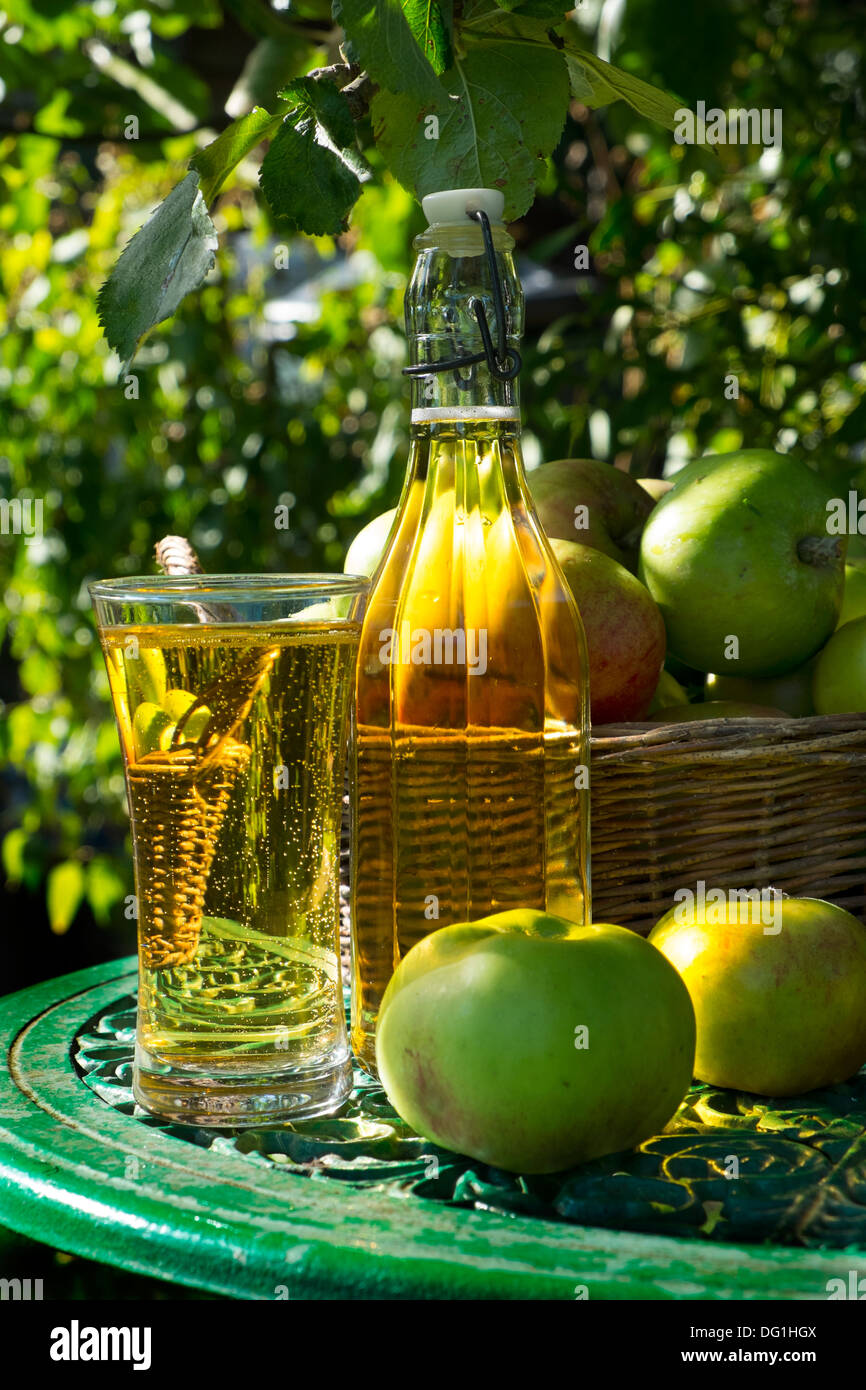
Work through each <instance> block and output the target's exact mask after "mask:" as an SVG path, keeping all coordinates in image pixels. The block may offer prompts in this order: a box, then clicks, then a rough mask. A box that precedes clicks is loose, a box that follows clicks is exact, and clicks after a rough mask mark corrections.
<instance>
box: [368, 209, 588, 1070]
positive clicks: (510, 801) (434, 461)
mask: <svg viewBox="0 0 866 1390" xmlns="http://www.w3.org/2000/svg"><path fill="white" fill-rule="evenodd" d="M423 206H424V211H425V214H426V215H427V218H428V221H429V224H430V225H429V226H428V227H427V229H426V230H425V231H424V232H422V233H421V234H420V235H419V236H418V237H416V239H415V242H414V250H415V252H416V261H415V267H414V271H413V274H412V277H411V281H410V284H409V288H408V291H407V294H406V304H405V314H406V329H407V334H408V338H409V345H410V366H409V367H408V368H407V371H408V372H409V373H410V374H411V376H410V379H411V383H412V384H411V392H412V401H411V407H412V410H411V446H410V458H409V466H408V471H407V475H406V481H405V484H404V487H403V492H402V495H401V498H400V503H399V506H398V509H397V515H396V517H395V520H394V524H393V526H392V529H391V532H390V535H389V538H388V542H387V545H386V548H385V552H384V554H383V557H382V559H381V561H380V564H379V567H378V569H377V571H376V574H375V575H374V577H373V584H372V589H371V593H370V597H369V600H368V603H367V608H366V614H365V618H364V623H363V629H362V634H361V643H360V652H359V658H358V679H357V694H356V706H355V757H354V768H353V775H354V779H355V787H354V793H355V795H354V802H353V804H354V812H353V834H352V878H353V885H352V932H353V943H352V944H353V990H352V1041H353V1045H354V1048H355V1052H356V1055H357V1056H358V1057H359V1059H360V1060H361V1062H362V1063H363V1065H364V1066H365V1067H367V1068H368V1069H369V1070H371V1071H374V1072H375V1025H376V1016H377V1012H378V1009H379V1005H380V1002H381V999H382V995H383V993H384V990H385V987H386V985H387V984H388V981H389V979H390V978H391V975H392V973H393V971H394V969H395V968H396V966H397V964H398V963H399V962H400V960H401V959H402V957H403V956H404V955H405V954H406V952H407V951H408V950H409V949H410V948H411V947H412V946H413V945H415V943H416V942H417V941H419V940H421V938H422V937H424V936H425V935H427V934H428V933H429V932H431V931H435V930H436V929H437V928H439V927H443V926H447V925H450V924H453V923H458V922H466V921H474V920H477V919H479V918H481V917H486V916H488V915H490V914H491V913H496V912H501V911H505V910H507V909H511V908H535V909H541V910H546V911H548V912H551V913H556V914H558V915H560V916H563V917H567V918H569V919H571V920H572V921H574V922H577V923H582V922H584V921H589V885H588V821H589V792H588V771H587V769H588V762H589V713H588V709H589V704H588V679H587V658H586V647H585V641H584V635H583V628H582V625H581V621H580V617H579V614H578V611H577V608H576V605H575V603H574V600H573V598H572V595H571V592H570V590H569V588H568V585H567V583H566V581H565V579H564V577H563V574H562V571H561V570H560V568H559V565H558V563H557V561H556V559H555V557H554V555H553V552H552V550H551V548H550V545H549V542H548V540H547V538H546V537H545V535H544V532H543V530H542V528H541V524H540V522H539V520H538V518H537V516H536V513H535V509H534V507H533V504H532V500H531V497H530V494H529V491H528V488H527V484H526V480H525V476H524V467H523V458H522V452H521V442H520V412H519V400H518V385H517V379H516V372H517V368H518V367H519V364H520V358H519V355H518V350H517V349H518V342H519V339H520V335H521V331H522V321H523V295H522V290H521V287H520V283H519V280H518V278H517V276H516V273H515V269H514V264H513V259H512V247H513V241H512V238H511V237H510V236H509V234H508V232H507V231H506V229H505V226H504V225H503V223H502V221H501V216H502V207H503V198H502V194H501V193H499V192H498V191H496V190H491V189H457V190H452V191H450V192H445V193H436V194H431V195H430V196H428V197H427V198H425V199H424V203H423ZM485 216H486V225H485ZM467 359H476V360H470V361H467ZM477 359H480V360H477ZM444 363H449V364H453V365H449V366H447V367H443V364H444Z"/></svg>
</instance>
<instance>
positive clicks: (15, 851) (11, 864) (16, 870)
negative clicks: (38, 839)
mask: <svg viewBox="0 0 866 1390" xmlns="http://www.w3.org/2000/svg"><path fill="white" fill-rule="evenodd" d="M29 838H30V836H29V835H28V834H27V831H26V830H22V829H21V827H20V826H17V827H16V828H15V829H14V830H10V831H9V833H8V835H4V837H3V851H2V854H3V868H4V869H5V870H6V878H7V880H8V882H9V883H21V881H22V880H23V878H24V871H25V859H24V851H25V849H26V848H27V841H28V840H29Z"/></svg>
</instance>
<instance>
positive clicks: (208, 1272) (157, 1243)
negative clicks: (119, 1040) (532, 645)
mask: <svg viewBox="0 0 866 1390" xmlns="http://www.w3.org/2000/svg"><path fill="white" fill-rule="evenodd" d="M134 985H135V960H134V958H128V959H126V960H121V961H114V962H111V963H109V964H107V965H102V966H98V967H95V968H92V969H89V970H83V971H79V972H77V973H76V974H73V975H67V976H64V977H62V978H60V979H57V980H52V981H49V982H47V983H45V984H42V985H37V986H34V987H32V988H30V989H27V990H22V991H21V992H19V993H17V994H13V995H9V996H7V997H5V998H3V999H0V1033H2V1042H3V1058H4V1066H3V1068H2V1069H0V1223H2V1224H5V1225H6V1226H8V1227H10V1228H11V1229H13V1230H16V1231H18V1232H20V1233H21V1234H23V1235H27V1236H31V1237H33V1238H35V1239H37V1240H41V1241H44V1242H47V1243H49V1244H51V1245H53V1246H56V1247H58V1248H60V1249H62V1250H64V1251H67V1252H69V1253H72V1254H76V1255H80V1256H84V1257H87V1258H91V1259H96V1260H99V1261H102V1262H103V1263H107V1264H111V1265H115V1266H119V1267H120V1268H122V1269H125V1270H129V1271H133V1272H136V1273H140V1274H149V1275H152V1276H155V1277H158V1278H162V1279H165V1280H169V1281H172V1282H175V1283H178V1284H183V1285H187V1286H190V1287H193V1288H196V1289H200V1290H203V1291H206V1292H210V1293H215V1294H222V1295H228V1296H229V1297H234V1298H247V1299H276V1298H288V1299H314V1298H362V1299H376V1298H385V1299H391V1298H433V1299H464V1298H470V1299H478V1298H481V1299H528V1298H531V1299H547V1298H555V1299H574V1298H575V1297H577V1296H582V1297H588V1298H590V1299H731V1298H733V1299H772V1298H782V1299H824V1298H826V1297H827V1293H826V1288H827V1281H828V1279H830V1278H834V1277H841V1278H843V1279H847V1278H848V1273H849V1271H850V1270H851V1268H852V1267H858V1266H859V1268H860V1269H861V1270H862V1269H864V1268H866V1252H861V1251H857V1250H850V1249H849V1250H847V1251H846V1250H842V1251H839V1250H835V1251H832V1252H824V1251H820V1250H803V1249H793V1248H789V1247H772V1246H757V1245H725V1246H720V1245H711V1244H707V1243H704V1242H702V1241H698V1240H686V1239H678V1238H672V1237H663V1236H647V1235H638V1234H634V1233H625V1232H617V1231H611V1230H601V1229H595V1228H589V1227H581V1226H573V1225H568V1224H565V1223H563V1224H559V1223H556V1222H551V1221H544V1220H540V1219H538V1218H535V1217H526V1216H522V1215H520V1216H517V1215H514V1216H507V1215H502V1214H499V1213H493V1212H484V1211H472V1210H465V1209H458V1208H453V1207H449V1206H446V1205H443V1204H440V1203H437V1202H434V1201H429V1200H423V1199H417V1198H415V1199H412V1200H407V1199H401V1198H400V1197H395V1196H394V1195H393V1194H392V1193H385V1192H378V1191H375V1190H374V1191H371V1190H369V1189H364V1190H352V1189H347V1188H346V1187H345V1186H343V1185H341V1184H339V1183H333V1184H331V1183H314V1182H312V1181H310V1180H309V1179H308V1178H306V1177H304V1176H297V1175H294V1174H291V1173H286V1172H284V1171H280V1170H274V1171H270V1170H268V1169H267V1168H265V1167H255V1168H252V1167H251V1166H250V1165H249V1164H248V1163H246V1162H245V1161H244V1159H243V1158H242V1157H241V1156H240V1155H239V1154H237V1153H236V1152H233V1151H232V1150H231V1148H230V1147H229V1146H226V1149H225V1150H218V1149H215V1148H213V1147H212V1148H211V1149H208V1150H202V1149H200V1148H198V1147H197V1146H196V1145H195V1144H191V1143H186V1142H184V1141H183V1140H178V1139H177V1138H176V1137H174V1136H171V1135H168V1134H164V1133H162V1132H161V1131H160V1130H159V1129H156V1128H150V1127H149V1126H148V1125H147V1124H142V1123H141V1121H140V1120H138V1119H136V1118H134V1117H132V1116H130V1115H125V1114H123V1113H118V1112H116V1111H115V1110H113V1109H112V1108H111V1107H110V1106H108V1105H106V1104H105V1103H104V1102H103V1101H102V1100H100V1099H99V1097H98V1096H96V1095H95V1094H94V1093H93V1091H92V1090H91V1089H90V1088H89V1087H88V1086H86V1085H85V1084H84V1083H83V1082H82V1081H81V1079H80V1077H79V1076H78V1074H77V1072H76V1070H75V1068H74V1066H73V1063H72V1059H71V1052H70V1047H71V1041H72V1039H73V1037H74V1036H75V1034H76V1032H77V1030H78V1029H79V1028H80V1027H81V1026H82V1025H83V1024H84V1023H85V1022H86V1021H87V1019H88V1018H90V1017H92V1016H93V1015H94V1014H95V1013H96V1012H97V1011H98V1010H99V1009H100V1008H102V1007H104V1006H106V1005H108V1004H110V1003H111V1002H112V1001H113V1000H115V999H117V998H118V997H120V996H121V995H123V994H124V993H126V992H128V991H129V990H130V989H132V988H133V987H134Z"/></svg>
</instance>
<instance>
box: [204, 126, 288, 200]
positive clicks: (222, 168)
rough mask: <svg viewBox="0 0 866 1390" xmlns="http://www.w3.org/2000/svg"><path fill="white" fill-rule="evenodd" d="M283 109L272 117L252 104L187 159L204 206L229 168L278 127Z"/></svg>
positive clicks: (217, 188)
mask: <svg viewBox="0 0 866 1390" xmlns="http://www.w3.org/2000/svg"><path fill="white" fill-rule="evenodd" d="M285 110H286V107H285V105H283V107H282V108H281V110H279V111H278V112H277V113H276V115H274V116H272V115H271V113H270V111H266V110H265V109H264V107H263V106H256V107H254V108H253V110H252V111H250V113H249V115H247V116H241V117H240V119H239V120H237V121H232V123H231V125H230V126H226V128H225V130H224V131H223V132H222V134H221V135H218V136H217V138H216V139H215V140H212V141H211V143H210V144H209V145H206V146H205V148H204V149H203V150H200V151H199V153H198V154H197V155H195V156H194V158H193V159H191V160H190V168H191V169H194V170H196V171H197V173H198V175H199V179H200V189H201V196H202V198H203V199H204V201H205V203H207V205H208V206H210V204H211V203H212V202H213V200H214V198H215V197H216V195H217V193H218V192H219V190H220V188H221V187H222V185H223V183H224V182H225V180H226V179H227V178H228V176H229V174H230V173H231V171H232V169H234V168H236V167H237V165H238V164H240V162H241V160H242V159H244V158H245V157H246V155H248V154H249V153H250V150H254V149H255V147H256V145H259V144H261V142H262V140H267V139H269V137H270V136H271V135H273V134H274V131H276V130H277V129H278V127H279V124H280V121H281V120H282V119H283V114H284V112H285Z"/></svg>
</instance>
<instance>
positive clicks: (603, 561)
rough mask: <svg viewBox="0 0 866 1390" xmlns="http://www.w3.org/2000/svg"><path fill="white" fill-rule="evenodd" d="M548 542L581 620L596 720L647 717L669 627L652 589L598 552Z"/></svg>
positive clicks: (571, 543)
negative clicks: (663, 620) (666, 631)
mask: <svg viewBox="0 0 866 1390" xmlns="http://www.w3.org/2000/svg"><path fill="white" fill-rule="evenodd" d="M550 544H551V545H552V547H553V550H554V553H555V555H556V558H557V560H558V561H559V563H560V565H561V566H562V571H563V574H564V575H565V578H566V579H567V581H568V584H569V587H570V589H571V592H572V593H573V594H574V598H575V602H576V603H577V606H578V609H579V610H580V616H581V618H582V619H583V626H584V630H585V632H586V645H587V649H588V652H589V699H590V707H591V712H592V720H593V723H595V724H616V723H620V722H621V721H623V720H628V719H643V718H644V716H645V715H646V713H647V711H648V709H649V707H650V702H651V701H652V698H653V695H654V694H655V691H656V686H657V685H658V681H659V675H660V673H661V669H662V666H663V664H664V659H665V626H664V623H663V622H662V617H661V614H660V612H659V610H658V608H657V607H656V605H655V603H654V602H653V599H652V597H651V596H650V593H649V591H648V590H647V589H646V588H645V587H644V585H643V584H641V582H640V580H639V579H635V577H634V575H633V574H629V572H628V570H627V569H624V568H623V566H622V565H618V564H617V562H616V560H612V559H611V558H610V556H608V555H604V554H603V553H602V552H601V551H600V550H593V549H591V547H590V546H588V545H578V544H577V543H576V542H575V541H564V540H557V539H554V540H552V541H551V542H550Z"/></svg>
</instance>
